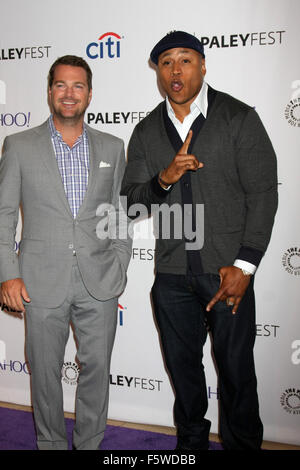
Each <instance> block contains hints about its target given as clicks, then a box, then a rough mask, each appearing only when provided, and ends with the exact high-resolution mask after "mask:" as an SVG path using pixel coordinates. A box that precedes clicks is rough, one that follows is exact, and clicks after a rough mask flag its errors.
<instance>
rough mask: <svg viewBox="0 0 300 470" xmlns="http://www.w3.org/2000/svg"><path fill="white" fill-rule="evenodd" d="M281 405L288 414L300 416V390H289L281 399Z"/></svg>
mask: <svg viewBox="0 0 300 470" xmlns="http://www.w3.org/2000/svg"><path fill="white" fill-rule="evenodd" d="M280 403H281V406H282V407H283V409H284V410H285V411H286V412H287V413H290V414H293V415H298V414H300V390H299V389H297V388H287V389H286V390H285V391H284V392H283V394H282V395H281V397H280Z"/></svg>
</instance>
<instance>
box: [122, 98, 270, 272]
mask: <svg viewBox="0 0 300 470" xmlns="http://www.w3.org/2000/svg"><path fill="white" fill-rule="evenodd" d="M163 106H164V103H160V104H159V105H158V106H157V107H156V108H155V109H154V110H153V111H152V112H151V113H150V114H149V115H148V116H147V117H146V118H145V119H143V120H142V121H141V122H140V123H139V124H138V125H137V126H136V128H135V130H134V132H133V135H132V137H131V139H130V142H129V147H128V164H127V167H126V170H125V176H124V179H123V183H122V189H121V194H122V195H126V196H127V197H128V201H127V205H128V207H130V206H131V205H133V204H137V203H142V204H144V205H146V206H147V207H148V210H149V211H150V210H151V205H153V204H156V205H157V204H162V203H166V204H168V205H169V206H173V205H175V204H180V205H181V204H182V199H181V189H180V182H177V183H176V184H174V185H173V187H172V189H171V190H170V191H169V192H167V191H164V190H163V189H162V188H161V187H160V186H159V184H158V183H157V176H158V173H159V172H160V171H161V170H162V169H163V168H166V167H167V166H168V165H169V164H170V162H171V161H172V159H173V158H174V156H175V151H174V148H173V147H172V144H171V142H170V140H169V138H168V135H167V132H166V127H165V123H164V118H163ZM192 153H193V154H194V155H196V157H197V158H198V159H199V161H201V162H203V163H204V167H203V168H201V169H199V170H198V171H197V172H191V185H192V192H193V203H194V204H203V205H204V245H203V248H202V249H201V260H202V265H203V269H204V272H208V273H218V269H219V268H220V267H222V266H229V265H232V264H233V262H234V260H235V259H236V258H237V257H239V258H240V259H244V260H245V261H248V262H250V263H252V264H256V265H258V263H259V261H260V259H261V256H262V254H263V253H264V252H265V250H266V248H267V245H268V243H269V240H270V236H271V231H272V226H273V222H274V216H275V213H276V209H277V171H276V156H275V153H274V150H273V147H272V144H271V142H270V139H269V137H268V135H267V133H266V131H265V129H264V127H263V125H262V123H261V121H260V119H259V117H258V115H257V113H256V112H255V110H254V109H253V108H251V107H250V106H248V105H246V104H245V103H242V102H240V101H238V100H237V99H235V98H233V97H231V96H229V95H227V94H225V93H222V92H219V91H218V92H216V96H215V99H214V102H213V104H212V106H211V109H210V112H209V114H208V117H207V119H206V121H205V123H204V125H203V128H202V129H201V131H200V133H199V135H198V136H197V138H196V140H195V143H194V146H193V150H192ZM158 231H159V230H158V229H156V232H158ZM170 232H171V233H172V229H171V230H170ZM156 269H157V271H159V272H165V273H173V274H185V273H186V270H187V258H186V252H185V243H184V238H182V239H176V238H175V237H173V238H170V239H162V238H159V239H157V242H156Z"/></svg>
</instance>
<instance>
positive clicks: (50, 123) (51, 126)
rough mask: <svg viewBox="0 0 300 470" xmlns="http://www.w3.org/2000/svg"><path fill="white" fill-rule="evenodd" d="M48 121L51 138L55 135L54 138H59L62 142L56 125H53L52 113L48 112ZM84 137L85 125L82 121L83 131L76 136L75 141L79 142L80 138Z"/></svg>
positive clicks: (85, 134) (85, 135)
mask: <svg viewBox="0 0 300 470" xmlns="http://www.w3.org/2000/svg"><path fill="white" fill-rule="evenodd" d="M48 123H49V129H50V134H51V138H55V137H56V138H58V139H60V140H61V141H62V142H63V138H62V135H61V133H60V132H59V131H58V130H57V129H56V127H55V125H54V122H53V116H52V114H50V116H49V119H48ZM86 137H87V133H86V126H85V123H83V132H82V134H81V135H80V136H79V137H78V139H77V141H76V143H78V142H80V141H81V139H82V138H84V139H85V138H86Z"/></svg>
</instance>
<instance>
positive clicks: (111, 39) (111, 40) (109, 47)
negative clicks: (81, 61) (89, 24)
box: [86, 33, 121, 59]
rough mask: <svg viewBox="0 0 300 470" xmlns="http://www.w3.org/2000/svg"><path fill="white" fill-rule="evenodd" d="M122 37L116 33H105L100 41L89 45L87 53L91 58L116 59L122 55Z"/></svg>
mask: <svg viewBox="0 0 300 470" xmlns="http://www.w3.org/2000/svg"><path fill="white" fill-rule="evenodd" d="M120 39H121V36H119V35H118V34H116V33H104V34H102V35H101V36H100V37H99V39H98V41H99V42H91V43H90V44H88V45H87V48H86V55H87V56H88V57H89V58H90V59H104V58H106V57H108V58H109V59H114V58H118V57H120Z"/></svg>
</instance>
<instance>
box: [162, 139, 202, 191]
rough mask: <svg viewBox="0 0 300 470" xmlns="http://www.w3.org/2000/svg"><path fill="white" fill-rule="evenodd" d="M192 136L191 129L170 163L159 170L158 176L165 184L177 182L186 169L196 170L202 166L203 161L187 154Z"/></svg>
mask: <svg viewBox="0 0 300 470" xmlns="http://www.w3.org/2000/svg"><path fill="white" fill-rule="evenodd" d="M192 136H193V131H189V133H188V135H187V138H186V139H185V141H184V144H183V146H182V147H181V149H180V150H179V152H178V153H177V155H176V156H175V157H174V158H173V160H172V162H171V163H170V165H169V166H168V167H167V168H165V169H164V170H163V171H162V172H161V174H160V177H161V179H162V180H163V181H164V183H166V184H167V185H171V184H174V183H177V181H179V180H180V178H181V177H182V175H184V174H185V173H186V172H187V171H188V170H193V171H196V170H198V169H199V168H202V167H203V163H201V162H199V161H198V160H197V158H196V157H195V155H191V154H188V148H189V145H190V143H191V140H192Z"/></svg>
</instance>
